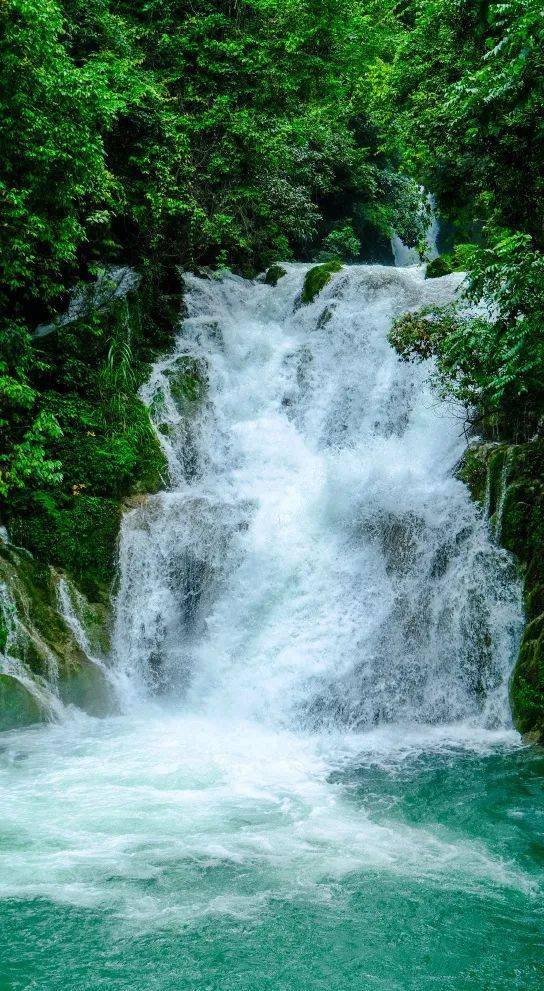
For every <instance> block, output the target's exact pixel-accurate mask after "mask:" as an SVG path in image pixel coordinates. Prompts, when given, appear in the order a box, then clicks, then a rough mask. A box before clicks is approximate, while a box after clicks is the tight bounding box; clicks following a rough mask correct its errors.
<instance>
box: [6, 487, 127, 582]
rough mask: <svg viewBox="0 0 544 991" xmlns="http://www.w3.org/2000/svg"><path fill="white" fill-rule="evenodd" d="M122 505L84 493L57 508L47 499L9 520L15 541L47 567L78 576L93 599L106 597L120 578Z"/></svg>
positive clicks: (58, 505)
mask: <svg viewBox="0 0 544 991" xmlns="http://www.w3.org/2000/svg"><path fill="white" fill-rule="evenodd" d="M120 525H121V505H120V503H119V502H118V501H116V500H115V499H103V498H100V497H99V496H87V495H79V496H74V497H72V498H67V499H66V500H65V501H64V503H62V504H57V503H55V502H53V501H46V500H44V501H43V502H42V503H41V504H39V503H38V504H37V505H34V507H33V508H32V507H29V509H28V511H27V512H26V513H24V514H22V515H21V516H17V517H14V518H13V519H12V520H10V522H9V532H10V537H11V540H12V541H13V543H15V544H20V545H24V546H25V547H27V548H28V549H29V550H30V551H31V552H32V554H34V555H35V557H36V558H37V559H38V560H39V561H41V562H43V563H44V564H53V565H55V566H57V567H58V568H62V569H63V570H65V571H68V572H69V573H70V574H71V575H73V576H74V577H75V578H76V580H77V581H78V584H79V585H80V587H81V588H82V589H83V590H84V591H85V593H86V595H88V596H89V597H90V598H91V599H94V600H98V601H102V600H103V599H104V597H107V595H108V592H109V589H110V587H111V584H112V582H113V578H114V575H115V565H116V559H117V538H118V535H119V528H120Z"/></svg>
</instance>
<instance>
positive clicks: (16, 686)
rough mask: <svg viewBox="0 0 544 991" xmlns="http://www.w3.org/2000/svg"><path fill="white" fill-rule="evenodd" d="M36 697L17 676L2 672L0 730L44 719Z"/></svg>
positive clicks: (0, 677)
mask: <svg viewBox="0 0 544 991" xmlns="http://www.w3.org/2000/svg"><path fill="white" fill-rule="evenodd" d="M43 716H44V714H43V710H42V709H41V708H40V706H39V704H38V703H37V701H36V699H35V698H33V696H32V695H31V693H30V692H29V691H28V690H27V689H26V688H25V687H24V685H22V684H21V683H20V682H19V681H17V679H16V678H13V677H11V675H7V674H0V731H1V732H3V731H4V730H9V729H15V728H16V727H17V726H28V725H29V724H30V723H36V722H40V721H41V720H42V719H43Z"/></svg>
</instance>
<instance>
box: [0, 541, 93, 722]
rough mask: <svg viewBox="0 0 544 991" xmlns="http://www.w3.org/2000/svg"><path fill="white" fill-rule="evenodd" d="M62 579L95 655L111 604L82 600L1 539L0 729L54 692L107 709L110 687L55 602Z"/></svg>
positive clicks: (33, 714) (29, 718)
mask: <svg viewBox="0 0 544 991" xmlns="http://www.w3.org/2000/svg"><path fill="white" fill-rule="evenodd" d="M61 578H62V580H63V581H65V582H66V584H67V588H68V592H69V596H70V600H71V603H72V606H73V611H74V613H75V614H76V615H77V617H78V619H79V620H80V622H81V623H82V626H83V628H84V629H85V633H86V636H87V638H88V640H89V643H90V645H91V651H92V653H93V655H94V656H97V657H103V656H105V655H106V653H107V652H108V650H109V628H110V613H109V603H108V604H106V603H105V602H97V603H91V602H90V601H88V600H87V599H86V598H85V597H84V596H83V595H82V594H81V593H80V592H79V591H78V590H77V589H75V587H74V586H71V585H70V583H69V582H68V581H67V579H66V578H65V577H64V576H61V575H59V573H57V572H55V571H54V570H53V569H52V568H50V567H48V566H46V565H43V564H41V563H40V562H39V561H36V560H35V559H34V558H33V557H32V556H31V555H30V554H29V553H28V552H27V551H23V550H21V549H18V548H16V547H14V546H13V545H10V544H2V545H0V586H1V587H2V590H3V594H2V598H1V600H0V616H1V618H2V627H3V630H4V638H3V639H4V643H3V648H2V650H3V653H5V655H6V657H7V658H8V661H7V664H8V665H9V667H8V668H7V670H5V671H4V676H3V678H2V679H0V728H2V729H7V728H9V727H10V726H12V725H21V724H25V723H30V722H35V721H37V720H38V719H42V718H44V717H46V716H47V714H48V703H50V702H51V701H53V702H54V701H55V699H54V697H55V695H56V694H57V692H58V695H59V697H60V699H61V701H63V702H64V703H74V704H76V705H80V706H82V707H84V708H85V709H86V710H87V711H89V712H92V713H95V714H97V715H100V714H103V713H105V712H106V711H108V710H111V696H110V691H109V687H108V685H107V682H106V680H105V678H104V675H103V673H102V671H101V670H100V668H99V667H98V666H97V665H96V664H93V663H92V662H91V661H90V660H89V658H88V657H87V656H86V655H85V653H84V652H83V650H82V649H81V646H80V644H79V642H78V641H77V639H76V637H75V635H74V632H73V630H72V629H71V626H70V624H69V623H68V622H67V620H66V619H65V618H64V616H63V614H62V612H61V611H60V609H59V588H60V585H59V583H60V581H61Z"/></svg>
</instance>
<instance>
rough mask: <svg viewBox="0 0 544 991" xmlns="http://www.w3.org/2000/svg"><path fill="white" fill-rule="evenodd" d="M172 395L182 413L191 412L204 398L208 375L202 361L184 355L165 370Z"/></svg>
mask: <svg viewBox="0 0 544 991" xmlns="http://www.w3.org/2000/svg"><path fill="white" fill-rule="evenodd" d="M164 374H165V376H166V378H167V379H168V385H169V387H170V395H171V396H172V399H173V400H174V403H175V405H176V407H177V409H178V411H179V412H180V413H188V412H191V411H192V409H193V407H194V404H195V403H198V402H200V400H201V399H202V398H203V396H204V394H205V391H206V385H207V375H206V368H205V366H204V363H203V362H202V361H199V360H198V359H197V358H194V357H193V356H192V355H189V354H183V355H180V356H179V358H176V359H175V361H174V362H172V364H171V365H170V366H169V367H168V368H167V369H166V370H165V373H164Z"/></svg>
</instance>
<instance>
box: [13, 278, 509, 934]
mask: <svg viewBox="0 0 544 991" xmlns="http://www.w3.org/2000/svg"><path fill="white" fill-rule="evenodd" d="M304 271H305V269H304V267H302V266H296V265H290V266H288V274H287V276H286V277H285V278H284V279H282V280H281V281H280V283H279V284H278V287H277V288H271V287H268V286H266V285H264V284H263V283H259V282H246V281H243V280H241V279H238V278H236V277H234V276H228V277H226V278H225V279H223V280H222V281H219V280H217V281H214V280H211V281H209V280H199V279H197V278H193V277H188V279H187V283H188V293H187V308H188V316H187V319H186V320H185V321H184V323H183V326H182V328H181V332H180V336H179V339H178V342H177V345H176V348H175V350H174V353H173V354H172V355H171V356H169V357H167V358H165V359H164V360H162V361H160V362H159V363H158V364H157V365H156V367H155V369H154V371H153V374H152V376H151V379H150V382H149V384H148V386H147V387H146V389H145V397H146V399H147V401H148V402H149V403H150V406H151V408H152V410H153V416H154V419H155V422H156V423H157V426H158V427H159V428H160V430H161V436H162V437H163V440H164V445H165V450H166V452H167V454H168V458H169V463H170V469H171V476H172V487H171V489H170V490H169V491H168V492H165V493H163V494H160V495H158V496H154V497H152V498H150V499H149V501H148V502H147V503H146V504H145V505H143V506H141V507H139V508H136V509H134V510H132V511H131V512H130V513H128V514H127V516H126V518H125V521H124V526H123V532H122V540H121V551H120V568H121V585H120V591H119V598H118V610H117V625H116V631H115V665H114V670H113V677H114V681H115V685H116V689H117V692H118V696H119V700H120V705H121V707H122V709H123V710H124V713H125V714H124V715H123V716H120V717H118V718H112V719H109V720H104V721H96V720H90V719H86V718H79V717H77V718H71V719H70V720H68V721H66V722H65V723H64V724H62V725H60V726H56V727H50V728H49V729H47V730H43V729H42V730H39V731H35V730H30V731H26V732H23V733H15V734H10V735H9V747H8V753H9V754H11V755H12V756H13V759H14V760H16V758H17V761H16V764H14V765H13V766H14V768H16V772H15V770H14V771H13V773H12V772H11V771H10V770H9V769H8V770H7V771H6V776H5V780H4V783H5V785H6V788H8V794H9V803H8V804H7V805H6V808H7V810H8V812H7V815H8V818H9V821H10V823H12V824H13V830H14V835H15V834H16V835H17V836H18V842H20V841H21V835H23V836H24V835H25V828H27V829H29V830H30V832H29V842H30V843H31V849H32V854H31V855H30V856H29V852H28V850H24V851H22V852H21V855H20V856H19V854H18V853H17V849H18V847H17V848H16V849H15V850H14V849H11V848H9V847H8V848H6V849H5V852H4V853H3V854H1V855H0V868H1V867H2V866H5V868H6V870H5V871H3V870H2V871H1V872H0V876H1V877H2V878H3V879H4V880H3V881H2V882H1V883H0V892H1V893H3V894H5V895H13V894H16V895H43V896H47V897H49V898H51V899H54V900H57V901H65V902H71V903H75V904H82V905H93V906H95V905H111V906H115V907H116V908H118V909H120V910H122V911H123V913H125V914H127V915H128V916H130V917H132V918H136V919H139V920H142V919H145V920H146V921H149V920H154V921H157V922H160V923H163V922H167V921H168V920H169V919H171V918H175V919H180V918H181V919H185V918H188V917H191V916H193V915H195V914H197V915H198V914H199V913H202V912H208V911H212V912H227V913H231V914H232V913H234V914H237V913H242V914H243V913H246V912H252V911H254V910H257V911H258V909H259V905H261V904H262V902H263V899H266V898H268V897H270V896H271V895H273V894H274V892H278V891H280V892H282V893H283V894H287V895H288V896H289V897H295V896H297V895H299V894H301V893H304V892H308V891H310V892H313V894H312V897H315V898H317V897H319V898H326V897H328V895H327V892H328V890H329V888H328V884H329V883H332V882H333V881H334V879H335V878H338V877H340V876H344V875H345V874H347V873H348V872H350V871H352V870H354V869H356V868H357V869H374V868H379V869H380V870H383V871H387V872H392V873H400V874H408V875H414V876H416V875H417V876H422V875H424V876H427V877H430V878H440V879H441V883H445V882H446V881H447V882H448V883H450V884H453V885H456V886H460V887H463V886H466V887H469V888H470V887H474V886H475V885H476V886H477V885H478V884H479V883H481V882H485V881H489V882H491V883H492V884H494V885H499V886H500V885H506V886H512V885H513V886H523V885H524V884H525V881H524V878H523V877H522V876H521V875H519V873H517V872H516V871H515V870H514V869H513V868H511V867H510V866H509V865H508V864H504V863H503V862H502V861H500V860H499V859H496V858H495V857H494V856H492V855H491V854H490V853H489V852H488V851H487V850H486V849H485V847H482V846H481V845H479V844H477V843H471V842H470V841H468V840H457V841H456V840H455V839H452V838H451V837H444V836H440V835H435V833H434V832H433V831H432V830H431V829H428V828H423V827H419V828H417V827H412V826H408V825H404V824H402V823H398V822H396V823H387V822H386V823H383V822H382V823H380V822H378V821H373V820H372V819H371V818H370V817H369V816H368V815H366V814H365V812H364V810H361V809H360V808H356V807H354V806H353V805H351V804H350V803H349V801H348V800H347V798H346V796H345V794H344V792H343V790H342V788H341V787H340V786H339V785H335V784H333V783H331V781H330V780H329V776H330V773H331V771H332V770H334V769H335V768H338V767H342V766H343V765H344V764H345V763H346V762H349V761H350V760H351V759H352V758H354V756H355V755H357V756H358V759H359V760H362V761H363V762H365V761H370V762H377V763H378V764H381V763H385V764H387V762H390V761H395V760H400V761H402V760H403V759H404V757H405V756H406V754H408V753H414V752H420V751H421V750H425V749H429V748H430V749H431V750H436V749H443V750H446V751H448V748H451V747H457V748H458V747H469V748H473V749H474V748H475V749H483V750H485V749H486V748H490V747H493V746H495V745H496V744H497V743H501V742H502V743H504V742H507V743H508V744H509V745H511V744H515V741H516V739H517V738H516V735H515V734H514V733H513V731H512V730H511V727H510V717H509V710H508V701H507V683H508V676H509V672H510V669H511V666H512V659H513V656H514V653H515V647H516V642H517V637H518V633H519V624H520V602H519V589H518V586H517V584H516V582H515V580H514V576H513V573H512V567H511V564H510V562H509V560H508V558H507V556H506V555H505V554H504V553H503V552H502V551H501V550H500V549H498V548H497V547H496V546H495V545H494V544H493V543H492V542H491V538H490V535H489V532H488V529H487V527H486V525H485V523H484V521H483V519H482V518H481V516H480V514H479V512H478V510H477V509H476V507H475V506H474V505H473V504H472V502H471V501H470V499H469V496H468V493H467V491H466V489H465V488H464V486H463V485H462V484H461V482H459V481H457V480H456V479H455V478H454V475H453V471H454V467H455V465H456V462H457V461H458V459H459V457H460V455H461V453H462V451H463V447H464V439H463V432H462V422H461V420H460V419H459V417H458V416H456V415H455V414H454V412H452V411H451V410H450V409H448V408H445V407H444V406H441V405H440V404H439V403H438V402H437V400H436V397H434V396H433V395H432V393H431V392H430V391H429V388H428V386H427V384H426V379H427V377H428V372H429V370H428V369H427V368H414V367H412V366H410V365H403V364H402V363H400V362H399V361H398V359H397V358H396V356H395V354H394V353H393V352H392V350H391V349H390V348H389V346H388V344H387V330H388V327H389V325H390V322H391V319H392V317H393V316H394V315H396V314H397V313H399V312H402V311H403V310H405V309H407V308H410V307H416V306H419V305H422V304H424V303H428V302H431V301H432V302H438V301H445V300H447V299H448V298H450V297H451V295H452V293H453V292H454V291H455V288H456V285H457V280H456V277H449V278H447V279H441V280H433V281H432V282H425V281H424V280H423V275H422V272H421V270H418V269H409V270H401V269H392V268H383V267H380V266H373V267H363V266H360V267H353V268H349V269H345V270H343V271H342V272H340V273H339V274H338V275H337V276H335V277H334V279H333V281H332V283H331V284H330V285H329V286H328V287H327V288H326V289H325V290H324V291H323V293H322V294H321V295H320V296H319V298H318V299H317V300H316V301H315V302H314V303H313V304H312V305H310V306H308V307H296V306H295V305H294V304H295V301H296V298H297V296H298V293H299V292H300V288H301V285H302V280H303V276H304ZM186 355H190V356H192V358H194V359H195V360H196V361H197V363H198V364H199V365H200V367H205V368H206V370H207V378H208V389H207V393H206V397H205V399H203V400H202V401H201V403H200V406H199V408H198V412H197V413H196V415H195V412H194V410H192V411H191V413H190V414H188V412H187V409H186V406H187V404H185V405H184V404H183V403H181V404H180V403H179V399H178V404H177V405H176V402H175V401H174V392H173V391H172V389H171V386H172V383H173V382H174V380H175V371H176V369H179V367H180V365H181V366H184V367H185V366H186V365H187V359H186V358H185V357H184V356H186ZM19 756H20V757H21V760H20V761H19V760H18V757H19ZM25 823H26V824H27V826H26V827H25ZM23 846H24V843H23ZM2 857H4V858H5V860H6V863H5V865H2V863H1V859H2ZM248 878H249V879H250V880H248ZM8 879H9V880H8ZM324 879H326V883H324ZM212 882H213V883H212ZM149 886H151V887H152V888H153V893H152V894H150V893H149V890H148V888H149Z"/></svg>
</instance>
